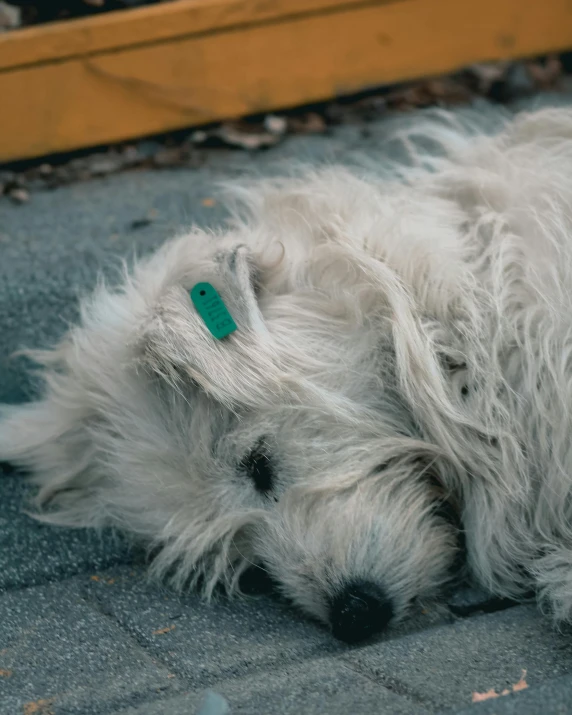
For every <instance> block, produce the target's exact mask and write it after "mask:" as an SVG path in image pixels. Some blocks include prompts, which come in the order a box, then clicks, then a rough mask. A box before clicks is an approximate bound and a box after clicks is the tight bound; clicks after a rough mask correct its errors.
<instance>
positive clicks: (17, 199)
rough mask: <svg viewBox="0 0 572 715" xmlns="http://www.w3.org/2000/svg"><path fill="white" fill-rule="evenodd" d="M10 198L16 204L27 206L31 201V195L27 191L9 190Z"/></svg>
mask: <svg viewBox="0 0 572 715" xmlns="http://www.w3.org/2000/svg"><path fill="white" fill-rule="evenodd" d="M8 196H9V197H10V198H11V199H12V201H13V202H14V203H15V204H25V203H26V202H28V201H29V200H30V194H29V193H28V192H27V191H26V189H9V190H8Z"/></svg>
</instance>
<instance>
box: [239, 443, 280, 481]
mask: <svg viewBox="0 0 572 715" xmlns="http://www.w3.org/2000/svg"><path fill="white" fill-rule="evenodd" d="M238 468H239V470H240V471H241V472H243V473H245V474H246V475H247V476H248V477H249V478H250V479H251V480H252V482H253V484H254V486H255V487H256V490H257V491H259V492H260V493H261V494H268V493H269V492H271V491H272V487H273V484H274V476H275V475H274V466H273V464H272V458H271V456H270V454H269V453H268V450H267V449H266V447H265V445H264V442H262V441H261V442H259V443H258V444H257V445H256V447H254V449H252V450H251V451H250V452H249V453H248V454H247V455H246V456H245V457H244V458H243V459H242V461H241V462H240V464H239V466H238Z"/></svg>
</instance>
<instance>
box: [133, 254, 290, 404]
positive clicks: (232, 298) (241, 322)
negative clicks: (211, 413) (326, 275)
mask: <svg viewBox="0 0 572 715" xmlns="http://www.w3.org/2000/svg"><path fill="white" fill-rule="evenodd" d="M182 249H184V243H181V242H180V241H179V242H177V243H175V244H173V245H172V246H171V248H170V249H169V250H170V253H168V254H167V253H163V254H162V256H161V255H159V256H158V257H157V259H156V261H155V266H154V267H152V266H147V267H146V269H145V270H146V273H147V275H149V272H150V271H151V272H153V271H155V270H157V271H160V272H163V273H164V275H165V279H164V281H163V288H162V290H161V291H160V293H158V294H157V295H156V297H155V298H154V299H153V301H152V306H151V310H150V312H149V315H148V317H147V319H146V322H145V324H144V325H143V328H142V331H141V335H140V337H139V339H138V355H139V357H138V359H139V360H140V362H141V363H142V364H143V365H145V366H146V368H148V369H150V370H151V371H153V372H154V373H156V374H157V375H160V376H161V377H163V378H164V379H166V380H167V381H169V382H172V383H173V386H174V387H176V386H177V385H176V384H175V383H180V381H181V380H188V381H192V382H194V383H196V384H198V385H199V386H200V387H201V388H202V389H203V390H204V391H205V392H206V393H207V394H208V395H209V396H211V397H213V398H214V399H216V400H217V401H219V402H221V403H223V404H225V405H226V406H228V407H230V408H233V407H236V406H239V405H240V406H244V407H257V406H260V405H261V404H264V403H266V402H268V401H270V400H274V399H275V398H276V397H278V396H281V395H282V396H283V395H284V392H285V391H286V392H287V391H288V386H287V383H288V379H287V377H286V375H285V373H284V371H283V369H282V368H281V366H280V360H279V358H278V354H277V351H276V350H275V348H274V346H273V341H272V338H271V335H270V334H269V331H268V328H267V326H266V324H265V321H264V318H263V316H262V313H261V310H260V307H259V304H258V297H257V293H258V291H259V289H260V280H261V272H260V268H259V267H258V266H257V265H256V263H255V260H254V259H253V257H252V255H251V254H250V251H249V250H248V248H247V247H246V246H244V245H234V246H232V245H230V246H225V245H223V246H222V247H221V248H220V251H219V252H217V253H214V254H212V253H211V254H210V255H208V256H206V257H205V258H204V259H202V260H201V259H199V257H198V256H197V254H196V252H193V253H192V254H191V256H190V257H189V255H188V253H189V251H188V245H187V248H186V253H185V251H184V250H183V252H182ZM177 256H179V257H180V260H178V259H177V258H176V257H177ZM185 263H187V264H188V267H186V268H185ZM145 280H146V279H145V277H144V276H141V278H140V280H139V281H138V282H139V284H140V286H141V287H142V289H144V286H145ZM198 283H209V284H210V285H211V286H212V287H213V288H214V289H215V290H216V291H217V293H218V294H219V296H220V297H221V299H222V301H223V303H224V305H225V306H226V308H227V310H228V311H229V313H230V315H231V316H232V319H233V320H234V322H235V324H236V327H237V329H236V330H235V331H234V332H232V333H231V334H229V335H227V336H226V337H224V338H222V339H220V340H219V339H217V338H216V337H215V336H214V335H213V334H212V333H211V331H210V330H209V327H208V326H207V324H206V323H205V321H204V320H203V318H202V317H201V315H200V313H199V311H198V309H197V307H196V306H195V305H194V304H193V301H192V300H191V297H190V292H191V291H192V289H193V287H194V286H195V285H197V284H198ZM179 386H180V385H179Z"/></svg>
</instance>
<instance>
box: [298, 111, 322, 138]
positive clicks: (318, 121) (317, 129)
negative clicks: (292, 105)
mask: <svg viewBox="0 0 572 715" xmlns="http://www.w3.org/2000/svg"><path fill="white" fill-rule="evenodd" d="M288 128H289V130H290V131H291V132H294V133H295V134H323V133H324V132H325V131H326V129H327V125H326V122H325V120H324V118H323V117H321V116H320V115H319V114H317V113H316V112H308V114H305V115H303V116H301V117H290V118H289V120H288Z"/></svg>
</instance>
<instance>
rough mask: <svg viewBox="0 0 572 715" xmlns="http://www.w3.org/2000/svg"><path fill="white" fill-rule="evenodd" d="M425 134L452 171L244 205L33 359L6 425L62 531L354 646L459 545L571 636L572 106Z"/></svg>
mask: <svg viewBox="0 0 572 715" xmlns="http://www.w3.org/2000/svg"><path fill="white" fill-rule="evenodd" d="M420 132H421V134H422V139H424V140H426V139H428V138H429V139H431V140H432V142H433V143H434V142H435V141H436V142H438V143H439V144H440V145H441V147H442V148H443V149H444V151H445V155H441V156H440V158H439V156H436V155H435V153H434V152H433V154H431V153H429V152H427V153H426V154H425V153H423V151H422V149H421V148H419V146H420V145H419V144H418V145H416V146H417V149H413V158H414V159H415V163H416V167H413V168H411V170H409V171H406V172H404V176H403V179H404V180H403V181H402V182H400V183H398V182H393V183H391V182H383V181H380V180H374V179H372V178H371V177H370V178H363V177H362V178H360V177H359V176H358V175H357V174H356V173H352V172H350V171H349V170H346V169H342V168H329V169H326V170H323V171H319V172H315V173H313V174H312V173H310V174H307V175H306V176H304V177H303V178H290V179H282V180H274V181H272V182H267V183H265V184H257V185H250V186H246V187H243V188H241V189H236V190H235V194H236V196H237V197H238V199H239V202H238V203H239V205H241V206H242V210H241V211H239V212H238V213H237V214H236V216H235V218H236V221H235V224H234V227H233V228H232V229H230V230H228V231H226V232H224V233H217V234H214V235H211V234H207V233H205V232H203V231H200V230H198V229H197V230H192V231H191V232H190V233H188V234H187V235H184V236H181V237H180V238H177V239H176V240H174V241H171V242H170V243H168V244H167V245H165V246H164V247H163V248H162V249H161V250H159V251H158V252H157V253H156V254H155V255H153V256H152V257H151V258H149V259H147V260H144V261H143V262H141V263H139V264H138V265H137V266H136V267H135V269H134V270H133V271H132V272H131V273H130V274H127V275H126V276H125V280H124V283H123V285H122V286H121V287H120V288H119V289H115V290H111V289H109V288H107V287H105V286H104V285H101V286H100V287H99V288H98V290H97V291H96V292H95V295H94V296H93V297H92V298H91V299H90V300H89V301H87V302H86V303H84V305H83V306H82V311H81V324H80V325H79V326H78V327H76V328H74V329H73V330H71V331H70V332H69V333H68V335H67V336H66V338H65V339H64V340H63V342H61V343H60V345H59V346H58V347H56V349H55V350H53V351H48V352H42V353H35V358H36V360H37V361H38V362H39V363H41V364H43V365H44V368H45V369H44V377H45V392H44V396H43V398H42V399H41V400H40V401H38V402H35V403H32V404H28V405H24V406H14V407H12V406H7V407H4V408H2V421H1V422H0V459H3V460H8V461H12V462H14V463H17V464H20V465H22V466H24V467H25V468H27V469H29V470H31V471H32V473H33V474H34V475H35V481H36V483H37V484H38V485H39V486H40V490H39V497H38V498H39V502H40V503H41V504H48V503H49V504H50V506H51V507H52V508H51V509H49V510H48V511H47V513H45V514H44V516H43V518H44V519H47V520H50V521H52V522H55V523H60V524H68V525H73V526H94V527H100V526H104V525H111V526H115V527H119V528H121V529H124V530H127V531H129V532H131V533H133V534H135V535H137V536H138V537H140V538H141V539H143V540H144V541H145V542H146V543H148V544H149V546H150V548H151V549H152V550H153V551H154V552H156V557H155V560H154V562H153V569H154V571H155V572H156V573H157V574H159V575H163V576H165V575H169V576H171V577H172V578H173V580H174V583H175V584H176V585H177V586H180V587H182V586H184V585H193V584H197V583H200V584H201V585H202V587H203V588H204V590H205V592H206V594H207V595H210V594H211V593H212V591H213V589H214V588H215V586H216V585H217V584H218V583H222V584H224V585H225V586H226V587H227V588H228V590H229V591H233V590H237V588H238V581H239V577H240V576H241V574H242V572H243V571H244V570H245V569H246V567H248V566H249V565H250V564H259V565H260V566H261V567H262V568H263V569H265V570H267V571H268V572H269V573H270V574H271V576H272V577H273V578H274V579H275V580H276V582H277V583H278V584H279V585H280V587H281V589H282V591H283V593H284V594H285V595H286V596H287V597H289V598H290V599H291V600H292V601H293V602H294V603H295V604H297V605H298V606H299V607H301V608H302V609H304V610H305V611H306V612H307V613H309V614H311V615H313V616H314V617H316V618H318V619H320V620H321V621H323V622H325V623H328V624H330V625H331V627H332V630H333V632H334V634H335V635H336V636H338V637H340V638H342V639H344V640H348V641H352V640H358V639H360V638H363V637H366V636H369V635H370V634H372V633H375V632H378V631H380V630H381V629H382V628H383V627H384V626H385V625H386V624H387V623H388V622H389V621H390V620H392V619H393V620H396V619H400V618H403V617H404V616H405V615H406V614H407V612H408V611H409V610H410V607H411V604H412V603H413V602H414V601H415V600H417V599H427V598H433V597H435V596H437V595H438V594H439V592H440V591H442V588H443V586H444V584H446V583H447V581H448V580H449V579H450V578H451V574H452V571H453V570H454V566H455V563H456V561H457V556H458V552H459V549H460V548H461V544H462V542H464V543H465V546H466V564H467V568H468V569H469V572H470V573H471V575H472V577H473V578H474V579H476V580H477V581H478V582H479V583H480V584H482V585H483V586H484V587H486V588H487V589H490V590H491V591H492V592H494V593H496V594H498V595H500V596H506V597H511V598H518V597H519V596H522V595H523V594H525V593H527V592H529V591H530V590H531V589H533V590H535V591H536V592H537V593H538V595H539V597H540V599H541V600H542V602H543V603H544V604H545V605H547V606H549V607H550V611H551V613H552V614H553V616H554V618H555V619H557V620H559V621H561V620H567V619H572V439H571V435H572V410H571V408H572V110H570V109H550V110H542V111H538V112H534V113H530V114H523V115H520V116H519V117H517V118H516V120H514V121H513V122H510V123H509V124H508V125H507V126H506V127H505V129H504V130H503V133H501V134H500V135H499V136H496V137H494V138H491V137H487V136H482V135H481V136H476V137H475V136H470V135H469V134H467V133H466V132H465V131H463V130H461V129H460V128H455V126H454V121H453V120H451V121H450V122H449V123H448V124H447V123H446V124H445V125H443V123H441V124H432V123H430V122H427V123H426V124H424V125H423V126H422V128H421V130H420ZM412 146H413V144H412ZM424 167H425V168H424ZM201 282H206V283H210V284H211V285H212V286H213V287H214V288H215V289H216V290H217V291H218V293H219V294H220V296H221V297H222V300H223V301H224V303H225V305H226V307H227V309H228V311H229V312H230V314H231V316H232V318H233V319H234V322H235V324H236V326H237V330H235V331H234V332H233V333H231V334H229V335H228V336H227V337H224V338H222V339H220V340H219V339H216V338H215V337H213V335H212V334H211V332H210V331H209V328H208V326H207V324H206V323H205V322H204V321H203V319H202V317H201V315H200V314H199V311H198V310H197V308H196V307H195V304H194V303H193V302H192V300H191V298H190V291H191V290H192V289H193V287H194V286H195V285H197V284H198V283H201ZM461 537H463V538H462V539H461Z"/></svg>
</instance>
